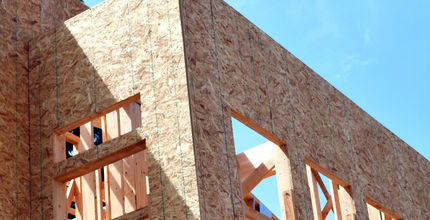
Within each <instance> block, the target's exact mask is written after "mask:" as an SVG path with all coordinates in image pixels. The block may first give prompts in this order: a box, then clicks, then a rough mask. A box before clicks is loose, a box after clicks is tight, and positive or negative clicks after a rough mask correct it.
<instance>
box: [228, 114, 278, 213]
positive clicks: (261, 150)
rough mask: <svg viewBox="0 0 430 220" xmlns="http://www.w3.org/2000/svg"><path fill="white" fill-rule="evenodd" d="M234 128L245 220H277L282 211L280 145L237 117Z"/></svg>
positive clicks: (233, 119) (233, 120)
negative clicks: (278, 175)
mask: <svg viewBox="0 0 430 220" xmlns="http://www.w3.org/2000/svg"><path fill="white" fill-rule="evenodd" d="M232 125H233V137H234V145H235V151H236V157H237V161H238V164H239V174H240V177H241V183H242V192H243V196H244V198H243V199H244V202H245V215H246V219H278V217H277V216H281V210H280V205H279V204H280V202H279V195H278V187H277V181H276V176H275V175H276V171H275V158H274V157H275V152H276V148H279V146H278V145H276V144H274V143H273V142H271V141H269V140H268V139H266V138H265V137H263V136H262V135H260V134H259V133H257V132H256V131H254V130H253V129H251V128H250V127H248V126H246V125H245V124H243V123H241V122H240V121H239V120H236V119H235V118H232Z"/></svg>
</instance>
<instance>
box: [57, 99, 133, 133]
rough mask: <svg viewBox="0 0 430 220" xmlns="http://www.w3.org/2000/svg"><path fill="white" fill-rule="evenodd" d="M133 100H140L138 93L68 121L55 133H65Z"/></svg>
mask: <svg viewBox="0 0 430 220" xmlns="http://www.w3.org/2000/svg"><path fill="white" fill-rule="evenodd" d="M134 102H140V93H137V94H136V95H133V96H130V97H128V98H126V99H124V100H121V101H119V102H117V103H115V104H113V105H110V106H108V107H106V108H104V109H103V110H101V111H98V112H95V113H93V114H91V115H89V116H87V117H85V118H82V119H79V120H77V121H75V122H73V123H70V124H68V125H65V126H63V127H61V128H58V129H55V133H57V134H62V133H65V132H67V131H69V130H72V129H73V128H76V127H78V126H79V125H82V124H85V123H87V122H90V121H92V120H94V119H97V118H99V117H101V116H104V115H106V114H107V113H109V112H112V111H114V110H116V109H119V108H120V107H122V106H126V105H129V104H131V103H134Z"/></svg>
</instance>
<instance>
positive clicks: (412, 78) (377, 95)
mask: <svg viewBox="0 0 430 220" xmlns="http://www.w3.org/2000/svg"><path fill="white" fill-rule="evenodd" d="M98 2H100V0H87V1H86V3H87V4H88V5H90V6H93V5H95V4H97V3H98ZM226 2H227V3H229V4H230V5H231V6H233V7H234V8H235V9H236V10H238V11H239V12H240V13H242V14H243V15H244V16H245V17H247V18H248V19H249V20H250V21H251V22H253V23H254V24H256V25H257V26H258V27H260V28H261V29H262V30H263V31H265V32H266V33H267V34H269V35H270V36H271V37H272V38H273V39H275V40H276V41H277V42H279V43H280V44H281V45H283V46H284V47H285V48H286V49H287V50H289V51H290V52H292V53H293V54H294V55H295V56H297V57H298V58H299V59H300V60H302V61H303V62H304V63H305V64H306V65H308V66H309V67H311V68H312V69H313V70H314V71H315V72H317V73H318V74H320V75H321V76H322V77H323V78H324V79H326V80H327V81H328V82H330V83H331V84H332V85H334V86H335V87H336V88H337V89H339V90H340V91H341V92H342V93H343V94H345V95H346V96H347V97H348V98H350V99H351V100H352V101H354V102H355V103H357V104H358V105H359V106H360V107H361V108H362V109H364V110H365V111H366V112H367V113H369V114H370V115H371V116H372V117H374V118H375V119H376V120H377V121H379V122H380V123H381V124H383V125H384V126H385V127H387V128H388V129H389V130H391V131H392V132H393V133H395V134H396V135H397V136H399V137H400V138H401V139H403V140H404V141H405V142H406V143H408V144H409V145H410V146H411V147H413V148H414V149H415V150H417V151H418V152H419V153H420V154H422V155H423V156H424V157H426V158H427V159H430V141H429V136H430V28H429V27H430V13H429V11H430V1H426V0H415V1H407V2H405V1H399V0H394V1H393V0H392V1H388V0H380V1H376V0H361V1H333V0H312V1H300V0H226ZM234 126H235V127H236V130H237V131H238V132H239V133H240V132H242V133H243V134H247V132H248V131H246V129H245V128H241V125H240V124H238V123H237V122H235V124H234ZM245 139H246V138H245ZM258 141H260V139H258ZM258 141H257V142H258ZM235 142H236V144H238V145H241V144H245V142H243V143H242V142H241V139H240V138H235ZM256 145H257V144H256ZM265 192H266V191H264V190H263V191H262V193H263V194H264V193H265ZM264 203H265V204H266V202H264ZM268 206H269V205H268ZM275 213H276V212H275Z"/></svg>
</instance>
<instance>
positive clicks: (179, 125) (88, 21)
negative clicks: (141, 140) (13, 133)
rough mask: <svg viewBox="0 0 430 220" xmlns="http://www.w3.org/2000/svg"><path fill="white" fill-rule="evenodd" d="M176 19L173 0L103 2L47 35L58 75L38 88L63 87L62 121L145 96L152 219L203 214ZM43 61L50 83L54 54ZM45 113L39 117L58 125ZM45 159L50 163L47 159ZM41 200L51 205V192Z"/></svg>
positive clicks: (52, 89) (52, 92)
mask: <svg viewBox="0 0 430 220" xmlns="http://www.w3.org/2000/svg"><path fill="white" fill-rule="evenodd" d="M113 15H114V16H113ZM179 19H180V17H179V6H178V3H176V2H168V1H150V2H148V1H137V0H136V1H106V2H104V3H102V4H100V5H99V6H97V7H95V8H93V9H91V10H88V11H86V12H84V13H81V14H80V15H78V16H76V17H74V18H72V19H70V20H68V21H67V22H66V23H65V25H61V26H59V27H57V28H56V30H57V33H52V32H51V33H47V34H46V37H47V38H50V39H51V43H52V39H53V38H57V47H56V51H57V61H59V60H58V58H59V57H61V61H59V62H57V67H56V68H54V70H55V71H56V74H57V76H58V78H57V79H60V81H59V82H57V84H52V83H45V82H42V83H41V86H42V87H45V86H46V91H47V93H49V94H44V95H46V97H53V95H54V97H55V95H56V90H57V88H58V100H59V102H58V103H59V105H58V112H59V114H58V117H57V118H58V124H59V126H64V125H66V124H68V123H71V122H74V121H76V120H78V119H80V117H86V116H88V115H89V114H91V113H92V112H94V111H100V110H102V109H103V108H105V107H107V106H109V105H112V104H114V103H116V102H118V101H120V100H122V99H125V98H128V97H129V96H132V95H133V94H136V93H140V94H141V97H142V98H141V101H142V103H141V108H142V126H143V127H144V128H146V129H144V130H145V132H146V135H147V137H148V139H147V145H148V163H149V179H150V192H151V217H153V218H154V219H163V218H186V216H188V217H189V218H198V216H199V206H198V194H197V192H198V191H197V184H196V180H195V179H196V173H195V168H194V167H195V164H194V155H193V151H192V149H193V145H192V142H191V127H190V118H189V107H188V103H187V102H186V101H187V99H188V94H187V92H188V91H187V86H186V78H185V77H186V75H185V69H184V68H185V65H184V59H183V42H182V35H181V34H180V32H179V31H180V30H181V26H180V23H179ZM171 31H173V32H171ZM170 33H172V34H170ZM38 40H41V41H48V40H46V39H45V36H41V37H39V39H36V40H35V43H37V42H38ZM38 43H41V42H38ZM54 46H55V45H54ZM50 53H52V51H50ZM51 56H52V54H51ZM54 60H55V59H54ZM41 62H42V63H43V64H42V65H41V66H42V71H43V72H44V74H48V75H43V76H42V78H43V80H44V81H51V79H52V75H49V74H52V70H53V69H52V67H48V66H50V65H49V64H52V58H51V57H50V56H46V57H42V58H41ZM45 66H46V67H45ZM54 76H55V75H54ZM73 91H76V92H73ZM44 104H45V103H44ZM41 106H42V105H41ZM54 109H55V108H54ZM52 113H53V111H52V110H51V111H50V112H49V113H47V114H50V115H52ZM57 118H56V119H57ZM45 119H46V120H47V121H44V122H42V123H47V124H50V126H52V124H53V123H54V124H55V121H52V120H50V119H49V118H43V119H42V120H45ZM46 156H48V157H50V156H49V155H46ZM43 163H44V164H52V162H51V159H50V158H44V159H43ZM44 175H45V174H44ZM49 175H51V174H50V173H47V174H46V175H45V177H46V178H47V179H49V178H52V176H51V177H49ZM44 184H45V183H44ZM48 190H49V189H48ZM46 194H48V195H51V194H52V192H51V191H49V192H46ZM44 203H45V204H46V206H47V209H50V208H52V202H51V200H50V199H49V198H48V197H46V198H44Z"/></svg>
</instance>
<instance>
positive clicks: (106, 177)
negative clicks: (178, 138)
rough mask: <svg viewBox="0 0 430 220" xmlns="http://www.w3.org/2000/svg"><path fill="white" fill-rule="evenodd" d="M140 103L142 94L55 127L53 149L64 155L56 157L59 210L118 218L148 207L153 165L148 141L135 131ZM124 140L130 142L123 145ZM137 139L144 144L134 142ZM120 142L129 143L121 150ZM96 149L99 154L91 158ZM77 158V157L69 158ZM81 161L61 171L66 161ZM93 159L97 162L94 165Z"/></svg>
mask: <svg viewBox="0 0 430 220" xmlns="http://www.w3.org/2000/svg"><path fill="white" fill-rule="evenodd" d="M140 109H141V108H140V95H139V94H138V95H135V96H133V97H130V98H128V99H126V100H124V101H121V102H119V103H117V104H115V105H113V106H111V107H108V108H107V109H105V110H104V111H101V112H99V113H95V114H94V115H93V116H89V117H88V119H83V120H82V122H77V123H74V124H73V125H70V126H66V127H64V128H61V129H59V131H57V132H56V134H55V135H56V139H55V141H54V142H55V144H54V145H55V148H54V154H55V155H64V156H56V159H55V160H56V162H57V163H58V164H57V167H58V168H59V169H58V172H59V175H57V176H56V183H55V186H54V187H56V188H55V190H54V192H55V196H54V200H56V201H59V202H60V203H61V204H64V207H65V211H64V212H63V211H59V212H58V211H56V214H57V216H61V215H62V214H61V213H64V214H66V216H67V219H114V218H116V217H119V216H123V215H125V214H128V213H134V212H138V211H139V212H142V211H146V212H147V206H148V202H149V201H148V194H149V185H148V176H147V174H148V171H147V163H146V153H145V151H144V150H143V151H142V149H144V147H145V146H144V145H141V144H140V143H141V142H142V141H139V140H138V137H137V133H136V132H137V131H135V130H136V129H137V128H138V127H140V126H141V112H140ZM72 126H73V127H72ZM70 127H72V128H70ZM66 129H67V130H66ZM133 132H134V133H133ZM121 138H123V139H122V140H123V141H122V142H121ZM124 138H126V139H124ZM124 140H132V141H128V142H126V141H124ZM115 141H117V142H118V141H119V142H118V144H115V143H117V142H115ZM121 143H130V144H131V145H129V146H126V145H124V144H123V145H124V146H121ZM134 143H136V144H139V147H137V146H136V147H134V145H133V144H134ZM142 143H144V142H142ZM61 146H63V149H61V148H62V147H61ZM115 147H116V148H115ZM118 147H124V151H122V152H125V153H120V150H121V149H122V148H118ZM99 148H100V150H99ZM129 148H130V149H129ZM103 149H107V151H105V152H107V154H109V152H110V149H112V150H114V149H118V150H119V151H118V153H119V154H118V155H119V156H115V155H114V156H110V155H107V156H106V157H105V158H103V156H100V157H99V155H103ZM99 151H100V152H99ZM113 152H116V151H113ZM80 154H82V155H80ZM91 155H93V158H94V160H88V157H91ZM121 155H126V156H121ZM61 157H62V158H61ZM75 157H77V158H75ZM73 158H75V159H76V160H74V162H70V163H69V164H67V161H68V160H71V159H73ZM81 158H82V159H83V161H84V162H83V164H81V163H82V160H81ZM112 158H117V159H112ZM72 161H73V160H72ZM76 161H77V162H78V163H77V164H78V167H77V168H76V169H75V170H72V171H71V172H72V173H65V174H64V173H61V171H62V169H60V167H61V164H63V165H64V164H66V166H65V168H66V169H67V168H68V166H72V167H73V164H74V163H75V162H76ZM103 161H106V162H103ZM108 161H111V162H108ZM112 161H115V162H112ZM91 162H92V163H93V164H94V165H93V164H91V165H89V163H91ZM85 163H87V164H85ZM97 163H98V164H100V165H96V164H97ZM79 164H81V165H79ZM88 167H93V168H92V170H94V171H88V172H87V171H85V170H87V169H91V168H88ZM58 172H57V174H58ZM67 176H69V177H68V178H67ZM63 189H64V190H63ZM57 198H58V199H57ZM63 202H65V203H63ZM57 207H59V206H57ZM63 216H64V215H63Z"/></svg>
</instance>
